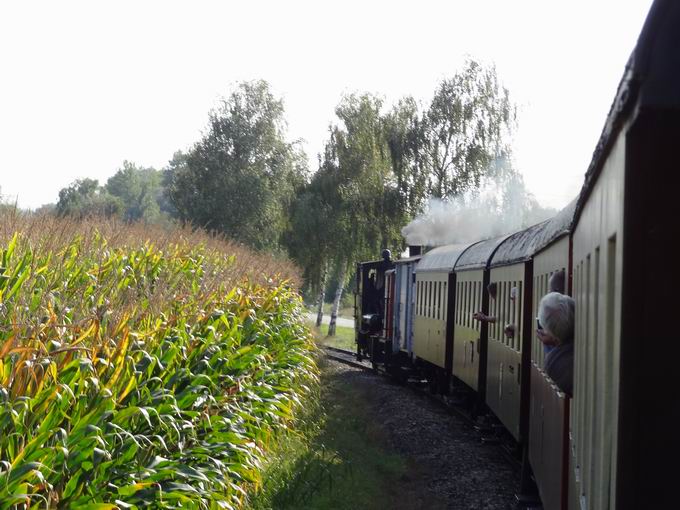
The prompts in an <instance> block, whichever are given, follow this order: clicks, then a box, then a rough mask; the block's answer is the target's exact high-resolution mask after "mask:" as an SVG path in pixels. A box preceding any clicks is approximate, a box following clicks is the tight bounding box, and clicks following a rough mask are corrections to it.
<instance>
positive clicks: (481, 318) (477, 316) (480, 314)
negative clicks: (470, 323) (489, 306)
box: [472, 312, 486, 322]
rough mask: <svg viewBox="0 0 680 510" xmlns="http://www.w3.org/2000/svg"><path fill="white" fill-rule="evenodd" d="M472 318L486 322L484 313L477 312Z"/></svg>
mask: <svg viewBox="0 0 680 510" xmlns="http://www.w3.org/2000/svg"><path fill="white" fill-rule="evenodd" d="M472 318H473V319H474V320H476V321H480V322H481V321H485V320H486V315H484V314H483V313H482V312H475V313H473V314H472Z"/></svg>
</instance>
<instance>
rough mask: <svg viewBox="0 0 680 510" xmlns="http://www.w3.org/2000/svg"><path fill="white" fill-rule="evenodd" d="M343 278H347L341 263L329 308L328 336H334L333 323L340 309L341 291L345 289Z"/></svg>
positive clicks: (345, 268)
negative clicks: (333, 296) (335, 288)
mask: <svg viewBox="0 0 680 510" xmlns="http://www.w3.org/2000/svg"><path fill="white" fill-rule="evenodd" d="M345 276H347V264H345V263H343V264H342V267H341V268H340V274H338V288H337V290H336V291H335V299H333V308H331V323H330V324H329V325H328V336H335V323H336V321H337V319H338V309H339V308H340V299H341V298H342V290H343V288H344V287H345Z"/></svg>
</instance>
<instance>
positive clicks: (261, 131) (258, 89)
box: [169, 81, 307, 249]
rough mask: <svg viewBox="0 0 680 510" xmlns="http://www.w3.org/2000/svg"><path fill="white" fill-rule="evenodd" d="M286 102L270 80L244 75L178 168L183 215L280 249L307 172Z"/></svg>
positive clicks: (175, 193) (176, 191) (176, 187)
mask: <svg viewBox="0 0 680 510" xmlns="http://www.w3.org/2000/svg"><path fill="white" fill-rule="evenodd" d="M283 115H284V109H283V103H282V102H281V101H280V100H278V99H276V98H275V97H274V96H273V94H272V93H271V91H270V90H269V86H268V84H267V82H265V81H255V82H247V83H241V84H240V85H239V86H238V87H237V89H236V90H235V91H234V92H233V93H232V94H231V95H230V96H229V97H228V98H227V99H224V100H222V102H221V104H220V105H219V107H218V108H217V109H216V110H214V111H213V112H211V114H210V125H209V128H208V132H207V133H206V134H205V135H204V137H203V138H202V140H200V141H199V142H198V143H197V144H196V145H195V146H194V147H193V149H192V150H191V151H189V153H188V154H187V156H186V161H185V162H182V164H180V165H179V166H177V167H176V168H174V169H173V171H172V182H171V184H170V190H169V194H170V198H171V201H172V204H173V206H174V207H175V209H176V211H177V215H178V217H179V218H181V219H183V220H187V221H190V222H192V223H194V224H196V225H199V226H202V227H206V228H209V229H214V230H218V231H220V232H223V233H225V234H226V235H227V236H229V237H231V238H233V239H236V240H238V241H242V242H244V243H247V244H249V245H251V246H253V247H255V248H258V249H277V248H278V247H279V245H280V243H281V240H282V236H283V234H284V232H285V231H286V230H287V229H288V228H289V213H290V207H291V204H292V201H293V197H294V196H295V193H296V191H298V190H299V189H300V188H301V187H302V186H303V185H304V183H305V180H306V177H307V167H306V157H305V156H304V154H303V153H302V151H301V150H300V149H299V148H298V147H297V144H295V143H289V142H287V141H286V139H285V121H284V117H283Z"/></svg>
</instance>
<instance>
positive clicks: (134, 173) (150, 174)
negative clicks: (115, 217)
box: [105, 161, 163, 222]
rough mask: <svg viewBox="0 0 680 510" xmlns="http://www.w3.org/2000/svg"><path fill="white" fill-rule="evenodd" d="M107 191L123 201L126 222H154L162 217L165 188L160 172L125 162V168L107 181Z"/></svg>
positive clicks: (123, 213)
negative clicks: (160, 204)
mask: <svg viewBox="0 0 680 510" xmlns="http://www.w3.org/2000/svg"><path fill="white" fill-rule="evenodd" d="M105 189H106V191H107V192H108V193H110V194H111V195H113V196H114V197H118V198H119V199H120V200H121V202H122V204H123V212H122V215H123V218H124V219H125V220H127V221H139V220H144V221H146V222H153V221H157V220H158V218H159V217H160V212H161V211H160V206H159V200H160V199H162V196H163V187H162V175H161V173H160V172H159V171H157V170H154V169H153V168H143V167H139V166H137V165H135V164H134V163H131V162H129V161H124V162H123V168H121V169H119V170H118V171H117V172H116V173H115V174H114V175H113V176H111V177H110V178H109V179H108V181H106V186H105Z"/></svg>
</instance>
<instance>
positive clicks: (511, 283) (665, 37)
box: [355, 0, 680, 510]
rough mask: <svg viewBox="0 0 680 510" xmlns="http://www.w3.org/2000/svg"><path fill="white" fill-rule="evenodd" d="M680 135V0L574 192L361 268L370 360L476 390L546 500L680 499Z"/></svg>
mask: <svg viewBox="0 0 680 510" xmlns="http://www.w3.org/2000/svg"><path fill="white" fill-rule="evenodd" d="M612 22H615V21H614V20H613V21H612ZM603 36H604V34H603ZM679 144H680V2H676V1H671V0H656V1H654V2H653V4H652V6H651V9H650V11H649V14H648V16H647V19H646V21H645V23H644V26H643V29H642V32H641V34H640V36H639V39H638V42H637V44H636V47H635V49H634V51H633V53H632V55H631V57H630V59H629V61H628V63H627V65H626V68H625V71H624V73H623V77H622V79H621V81H620V83H619V86H618V89H617V91H616V94H615V98H614V101H613V103H612V105H611V108H610V111H609V114H608V116H607V118H606V121H605V125H604V128H603V130H602V133H601V136H600V138H599V140H598V142H597V146H596V149H595V151H594V154H593V158H592V161H591V162H590V165H589V167H588V168H587V170H586V172H585V178H584V183H583V186H582V189H581V191H580V193H579V195H578V197H576V198H575V200H574V201H573V202H572V203H570V204H569V205H568V206H567V207H566V208H564V209H563V210H562V211H560V212H559V213H558V214H557V215H556V216H555V217H554V218H552V219H549V220H547V221H544V222H542V223H540V224H537V225H533V226H531V227H529V228H526V229H524V230H522V231H519V232H515V233H512V234H510V235H505V236H501V237H498V238H493V239H480V240H479V241H478V242H475V243H471V244H463V245H449V246H441V247H436V248H432V249H422V247H412V249H411V251H410V252H409V254H408V256H406V257H402V258H400V259H397V260H392V258H391V257H390V254H389V253H388V252H385V253H383V257H382V258H381V259H380V260H377V261H369V262H361V263H359V264H357V267H356V279H357V281H356V293H355V321H356V323H355V331H356V333H355V334H356V348H357V356H358V357H359V358H368V359H369V360H370V361H371V363H372V364H373V366H374V367H376V368H379V369H381V370H384V371H385V372H387V373H389V374H391V375H393V376H394V377H397V378H406V377H408V376H409V374H413V372H414V371H417V372H418V373H420V374H423V376H424V377H425V378H426V379H427V381H428V383H429V385H430V387H431V389H432V391H434V392H440V393H446V392H450V391H452V389H456V388H461V387H462V388H465V389H466V390H467V391H468V392H469V394H470V395H472V399H471V402H472V403H471V405H472V408H473V409H476V412H478V413H480V415H481V414H482V413H484V412H489V413H491V414H492V415H493V416H495V417H496V418H497V419H498V420H499V421H500V423H501V424H502V426H503V427H504V429H505V430H507V433H508V434H510V435H511V436H512V438H514V441H515V442H516V445H517V448H518V450H519V451H521V452H522V454H523V455H522V456H523V458H524V471H525V472H527V473H528V476H529V477H530V479H531V481H532V482H533V483H534V484H535V487H536V489H537V491H538V495H539V496H540V501H541V504H542V506H543V508H546V509H549V510H552V509H559V510H577V509H580V510H588V509H597V510H600V509H604V510H606V509H634V508H677V507H678V506H680V502H678V496H677V495H676V494H675V486H674V482H675V481H676V475H677V474H678V473H680V471H679V470H678V469H677V468H675V467H673V466H674V465H675V461H676V460H677V459H678V458H680V457H678V456H677V454H678V453H680V448H679V446H680V440H679V439H678V433H677V429H678V427H679V426H680V397H679V396H678V390H677V382H676V379H675V377H674V375H675V373H676V372H675V370H677V367H678V360H680V357H678V354H677V353H678V342H677V340H678V338H677V334H676V333H674V331H675V328H674V316H675V315H674V314H675V313H676V312H677V310H679V309H680V306H679V305H680V299H679V297H680V270H679V268H680V263H679V262H678V259H676V258H675V256H676V254H677V251H676V248H675V245H674V241H676V240H677V239H679V238H680V236H679V234H680V214H678V213H679V212H680V211H679V206H678V204H679V201H680V200H679V198H678V193H679V190H680V182H679V180H680V163H678V161H679V159H680V158H679V157H678V155H679V153H678V145H679ZM557 273H561V274H563V275H564V283H563V288H562V289H560V291H561V292H563V293H565V294H568V295H570V296H572V298H573V299H574V302H575V333H574V363H573V392H572V395H569V394H567V393H566V392H565V391H562V390H561V389H560V388H559V387H558V386H557V385H556V383H555V382H554V381H553V380H551V378H550V377H549V376H548V375H547V373H546V371H545V353H544V348H543V345H542V343H541V342H540V341H539V340H538V339H537V331H536V329H537V328H536V325H535V317H537V313H538V304H539V302H540V299H541V297H542V296H544V295H545V294H546V293H547V292H548V290H549V288H548V286H549V282H550V279H551V277H552V276H553V275H555V274H557ZM479 311H481V312H482V313H484V314H486V315H491V316H494V317H495V318H496V319H497V320H496V321H495V322H484V321H478V320H475V319H474V317H473V315H474V313H475V312H479ZM507 325H511V326H512V327H511V328H510V329H511V332H510V333H509V332H508V330H507V329H506V326H507Z"/></svg>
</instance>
